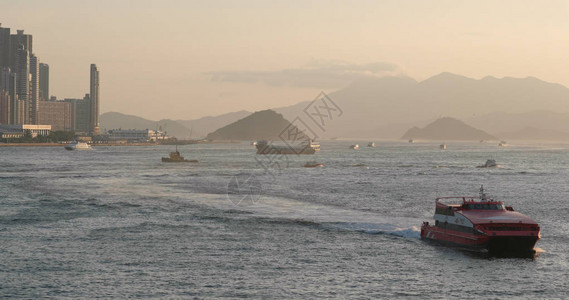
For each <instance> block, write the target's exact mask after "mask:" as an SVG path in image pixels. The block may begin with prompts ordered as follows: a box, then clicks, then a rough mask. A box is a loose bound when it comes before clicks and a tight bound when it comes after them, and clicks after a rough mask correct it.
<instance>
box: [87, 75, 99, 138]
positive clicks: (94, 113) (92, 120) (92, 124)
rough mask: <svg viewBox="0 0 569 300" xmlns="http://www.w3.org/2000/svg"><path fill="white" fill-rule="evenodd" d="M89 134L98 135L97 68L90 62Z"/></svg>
mask: <svg viewBox="0 0 569 300" xmlns="http://www.w3.org/2000/svg"><path fill="white" fill-rule="evenodd" d="M89 95H90V97H89V99H90V102H91V112H90V117H89V134H90V135H99V134H100V132H99V68H98V67H97V65H96V64H91V80H90V94H89Z"/></svg>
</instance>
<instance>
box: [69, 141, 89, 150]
mask: <svg viewBox="0 0 569 300" xmlns="http://www.w3.org/2000/svg"><path fill="white" fill-rule="evenodd" d="M92 149H93V148H91V145H89V144H87V143H85V142H71V143H69V144H67V145H65V150H92Z"/></svg>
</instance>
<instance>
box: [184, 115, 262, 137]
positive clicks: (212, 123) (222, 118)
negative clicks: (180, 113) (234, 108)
mask: <svg viewBox="0 0 569 300" xmlns="http://www.w3.org/2000/svg"><path fill="white" fill-rule="evenodd" d="M250 114H251V112H249V111H245V110H242V111H238V112H232V113H228V114H223V115H219V116H208V117H203V118H199V119H195V120H176V122H178V123H180V124H182V125H184V126H186V127H187V128H190V129H191V130H192V137H205V136H206V135H207V134H208V133H210V132H213V131H215V130H217V129H219V128H221V127H223V126H225V125H228V124H231V123H233V122H235V121H237V120H239V119H243V118H245V117H246V116H248V115H250Z"/></svg>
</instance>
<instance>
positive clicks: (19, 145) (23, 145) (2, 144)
mask: <svg viewBox="0 0 569 300" xmlns="http://www.w3.org/2000/svg"><path fill="white" fill-rule="evenodd" d="M67 144H68V143H64V144H60V143H0V147H64V146H65V145H67ZM90 145H91V146H92V147H99V146H157V145H158V144H156V143H129V144H90Z"/></svg>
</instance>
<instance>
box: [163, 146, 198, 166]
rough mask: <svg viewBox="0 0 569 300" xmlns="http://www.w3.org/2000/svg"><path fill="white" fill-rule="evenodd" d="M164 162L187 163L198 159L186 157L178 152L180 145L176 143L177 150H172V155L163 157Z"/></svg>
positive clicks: (195, 161)
mask: <svg viewBox="0 0 569 300" xmlns="http://www.w3.org/2000/svg"><path fill="white" fill-rule="evenodd" d="M162 162H187V163H197V162H198V161H197V160H196V159H185V158H184V157H183V156H181V155H180V152H178V145H176V151H174V152H170V157H162Z"/></svg>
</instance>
